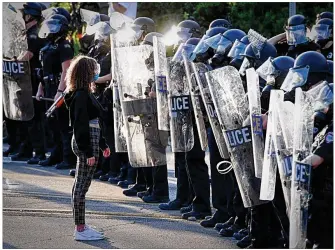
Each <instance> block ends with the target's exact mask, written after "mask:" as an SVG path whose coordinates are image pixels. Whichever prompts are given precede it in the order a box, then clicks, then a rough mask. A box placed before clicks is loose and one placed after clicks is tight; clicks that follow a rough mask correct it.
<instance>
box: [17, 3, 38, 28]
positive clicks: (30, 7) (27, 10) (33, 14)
mask: <svg viewBox="0 0 335 250" xmlns="http://www.w3.org/2000/svg"><path fill="white" fill-rule="evenodd" d="M21 11H22V14H23V20H24V21H25V23H26V24H27V23H29V22H31V21H33V20H37V21H39V20H40V19H41V17H42V6H41V5H40V4H39V3H34V2H27V3H25V4H23V9H21ZM28 15H29V16H30V18H29V19H28V20H26V16H28Z"/></svg>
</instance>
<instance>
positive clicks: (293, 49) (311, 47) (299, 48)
mask: <svg viewBox="0 0 335 250" xmlns="http://www.w3.org/2000/svg"><path fill="white" fill-rule="evenodd" d="M317 50H320V46H319V45H318V44H316V43H315V42H312V41H309V42H307V43H303V44H298V45H291V46H289V47H288V51H287V53H286V55H287V56H290V57H292V58H297V57H298V56H299V55H300V54H302V53H304V52H306V51H317Z"/></svg>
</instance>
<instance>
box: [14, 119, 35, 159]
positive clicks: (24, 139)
mask: <svg viewBox="0 0 335 250" xmlns="http://www.w3.org/2000/svg"><path fill="white" fill-rule="evenodd" d="M29 123H30V122H29V121H17V125H18V131H19V141H20V148H19V152H18V153H17V154H15V155H13V156H12V157H11V158H12V161H27V160H29V159H30V158H31V157H32V156H33V147H32V144H31V141H30V140H29V136H28V126H29Z"/></svg>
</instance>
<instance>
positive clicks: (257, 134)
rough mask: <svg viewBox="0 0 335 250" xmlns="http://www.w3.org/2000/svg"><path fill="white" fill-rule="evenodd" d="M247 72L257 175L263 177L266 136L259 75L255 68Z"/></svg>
mask: <svg viewBox="0 0 335 250" xmlns="http://www.w3.org/2000/svg"><path fill="white" fill-rule="evenodd" d="M246 73H247V86H248V98H249V109H250V120H251V131H252V147H253V153H254V165H255V175H256V177H257V178H261V177H262V167H263V157H264V138H263V127H262V113H261V101H260V88H259V77H258V74H257V73H256V71H255V69H254V68H250V69H247V71H246Z"/></svg>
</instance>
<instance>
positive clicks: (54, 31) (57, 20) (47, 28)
mask: <svg viewBox="0 0 335 250" xmlns="http://www.w3.org/2000/svg"><path fill="white" fill-rule="evenodd" d="M68 30H69V22H68V20H67V19H66V18H65V17H64V16H62V15H59V14H55V15H52V16H50V17H49V18H48V19H46V20H44V21H43V22H42V25H41V28H40V30H39V33H38V36H39V37H40V38H47V39H49V40H52V41H54V40H55V39H57V38H60V37H65V36H66V35H67V32H68Z"/></svg>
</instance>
